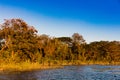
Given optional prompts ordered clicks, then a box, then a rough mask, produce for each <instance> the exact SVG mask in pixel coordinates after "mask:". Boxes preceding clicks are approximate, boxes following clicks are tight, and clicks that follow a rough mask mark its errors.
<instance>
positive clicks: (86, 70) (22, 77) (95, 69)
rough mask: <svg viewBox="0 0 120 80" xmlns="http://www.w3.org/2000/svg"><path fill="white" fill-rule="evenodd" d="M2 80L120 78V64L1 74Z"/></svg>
mask: <svg viewBox="0 0 120 80" xmlns="http://www.w3.org/2000/svg"><path fill="white" fill-rule="evenodd" d="M0 80H120V66H112V65H111V66H110V65H106V66H102V65H84V66H83V65H82V66H64V67H63V68H59V69H45V70H36V71H28V72H17V73H11V74H0Z"/></svg>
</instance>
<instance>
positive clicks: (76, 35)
mask: <svg viewBox="0 0 120 80" xmlns="http://www.w3.org/2000/svg"><path fill="white" fill-rule="evenodd" d="M72 39H73V42H75V43H76V42H77V43H80V44H83V43H85V40H84V39H83V36H82V35H80V34H79V33H74V34H73V35H72Z"/></svg>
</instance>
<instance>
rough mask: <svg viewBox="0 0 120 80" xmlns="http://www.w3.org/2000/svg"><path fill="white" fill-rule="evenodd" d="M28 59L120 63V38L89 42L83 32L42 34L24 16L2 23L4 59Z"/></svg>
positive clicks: (0, 52)
mask: <svg viewBox="0 0 120 80" xmlns="http://www.w3.org/2000/svg"><path fill="white" fill-rule="evenodd" d="M24 61H30V62H39V63H40V64H44V63H46V62H48V63H51V62H53V63H54V64H58V63H60V64H62V63H63V62H64V61H65V62H67V63H73V64H75V63H79V64H80V63H82V62H85V63H90V62H92V63H95V62H107V63H119V62H120V42H119V41H99V42H91V43H89V44H87V43H86V42H85V40H84V39H83V36H82V35H80V34H78V33H74V34H73V35H72V36H71V37H49V36H48V35H45V34H43V35H38V34H37V30H36V29H35V28H34V27H33V26H29V25H28V24H27V23H26V22H24V21H23V20H21V19H9V20H5V22H4V23H3V24H2V25H0V63H3V62H4V63H9V62H13V63H20V62H24Z"/></svg>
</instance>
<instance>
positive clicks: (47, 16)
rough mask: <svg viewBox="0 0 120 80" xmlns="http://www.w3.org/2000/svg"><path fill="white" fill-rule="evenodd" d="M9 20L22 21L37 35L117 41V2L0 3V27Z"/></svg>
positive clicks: (13, 0) (119, 4)
mask: <svg viewBox="0 0 120 80" xmlns="http://www.w3.org/2000/svg"><path fill="white" fill-rule="evenodd" d="M10 18H21V19H23V20H24V21H26V22H27V23H28V24H29V25H32V26H34V27H35V28H36V29H37V30H38V31H39V34H48V35H50V36H56V37H60V36H71V35H72V34H73V33H75V32H78V33H79V34H81V35H83V37H84V39H85V40H86V41H87V42H92V41H100V40H109V41H112V40H120V37H119V34H120V0H0V23H2V22H3V19H10Z"/></svg>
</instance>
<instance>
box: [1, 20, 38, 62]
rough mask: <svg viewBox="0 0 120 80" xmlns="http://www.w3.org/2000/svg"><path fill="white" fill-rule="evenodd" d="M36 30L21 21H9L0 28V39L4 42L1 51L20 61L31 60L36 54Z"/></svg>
mask: <svg viewBox="0 0 120 80" xmlns="http://www.w3.org/2000/svg"><path fill="white" fill-rule="evenodd" d="M36 33H37V30H36V29H35V28H34V27H33V26H29V25H28V24H27V23H26V22H24V21H23V20H21V19H9V20H5V22H4V23H3V24H2V25H1V26H0V38H1V40H4V45H3V46H2V49H1V51H2V52H4V51H6V50H7V51H9V52H10V53H11V57H13V56H14V54H17V55H18V56H19V57H20V58H21V59H22V60H25V59H30V60H33V59H34V57H33V55H34V53H35V52H37V39H36V36H37V35H36Z"/></svg>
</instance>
